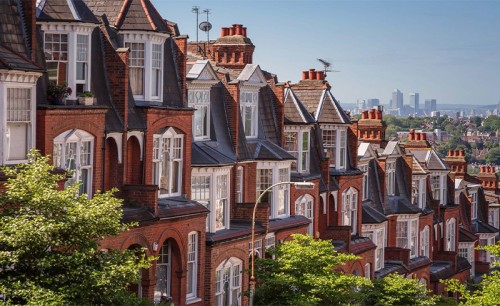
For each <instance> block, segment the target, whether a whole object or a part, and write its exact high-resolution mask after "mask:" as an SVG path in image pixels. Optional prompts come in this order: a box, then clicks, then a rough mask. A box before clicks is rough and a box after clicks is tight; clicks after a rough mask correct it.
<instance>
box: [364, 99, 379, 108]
mask: <svg viewBox="0 0 500 306" xmlns="http://www.w3.org/2000/svg"><path fill="white" fill-rule="evenodd" d="M379 105H380V100H379V99H374V98H372V99H367V100H366V107H367V108H372V107H374V106H379Z"/></svg>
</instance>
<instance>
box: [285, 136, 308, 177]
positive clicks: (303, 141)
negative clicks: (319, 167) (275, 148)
mask: <svg viewBox="0 0 500 306" xmlns="http://www.w3.org/2000/svg"><path fill="white" fill-rule="evenodd" d="M284 147H285V150H287V151H288V152H289V153H290V154H292V155H293V156H294V157H295V158H296V160H297V161H296V162H293V163H292V168H291V170H292V171H294V172H299V173H306V172H309V129H307V130H296V129H295V130H294V129H290V128H285V146H284Z"/></svg>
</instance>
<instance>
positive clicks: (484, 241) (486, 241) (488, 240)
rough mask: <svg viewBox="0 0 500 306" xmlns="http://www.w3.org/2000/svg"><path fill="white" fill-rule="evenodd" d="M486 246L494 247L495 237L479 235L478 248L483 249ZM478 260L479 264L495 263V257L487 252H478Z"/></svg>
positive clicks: (492, 235)
mask: <svg viewBox="0 0 500 306" xmlns="http://www.w3.org/2000/svg"><path fill="white" fill-rule="evenodd" d="M487 245H495V235H494V234H491V235H480V237H479V246H480V247H484V246H487ZM477 254H478V257H479V258H478V260H479V261H481V262H489V263H493V262H494V261H495V255H492V254H491V253H490V252H489V251H486V250H482V249H480V250H478V253H477Z"/></svg>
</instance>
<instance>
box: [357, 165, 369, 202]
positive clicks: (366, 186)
mask: <svg viewBox="0 0 500 306" xmlns="http://www.w3.org/2000/svg"><path fill="white" fill-rule="evenodd" d="M359 170H361V171H362V172H363V184H362V191H363V194H362V200H363V201H364V200H368V198H369V196H368V195H369V190H370V189H369V182H368V165H360V166H359Z"/></svg>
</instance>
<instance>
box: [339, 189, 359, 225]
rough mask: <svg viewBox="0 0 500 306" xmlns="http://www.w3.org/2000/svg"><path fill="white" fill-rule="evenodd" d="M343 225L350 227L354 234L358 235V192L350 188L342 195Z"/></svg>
mask: <svg viewBox="0 0 500 306" xmlns="http://www.w3.org/2000/svg"><path fill="white" fill-rule="evenodd" d="M340 222H341V225H344V226H347V225H350V226H351V228H352V234H357V225H358V191H357V190H356V189H354V188H352V187H351V188H349V189H347V190H345V191H344V192H343V193H342V211H341V220H340Z"/></svg>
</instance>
